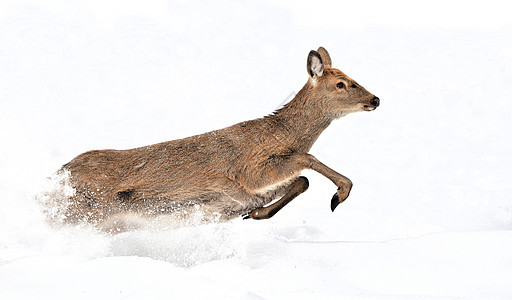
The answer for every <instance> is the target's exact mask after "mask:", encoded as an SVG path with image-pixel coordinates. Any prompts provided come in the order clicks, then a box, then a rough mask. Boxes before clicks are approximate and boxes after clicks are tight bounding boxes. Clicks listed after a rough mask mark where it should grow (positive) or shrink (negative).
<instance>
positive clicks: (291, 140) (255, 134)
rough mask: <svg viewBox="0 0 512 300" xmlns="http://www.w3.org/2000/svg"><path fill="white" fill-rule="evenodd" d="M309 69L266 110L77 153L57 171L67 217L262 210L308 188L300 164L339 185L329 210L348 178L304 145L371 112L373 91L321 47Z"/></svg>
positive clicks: (264, 214)
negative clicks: (68, 189) (164, 138)
mask: <svg viewBox="0 0 512 300" xmlns="http://www.w3.org/2000/svg"><path fill="white" fill-rule="evenodd" d="M307 72H308V74H309V79H308V81H307V83H306V84H305V85H304V87H303V88H302V89H301V90H300V92H299V93H298V94H297V95H296V96H295V98H294V99H293V100H291V101H290V102H288V103H287V104H285V105H284V107H282V108H281V109H279V110H277V111H275V112H274V113H273V114H271V115H269V116H266V117H263V118H260V119H256V120H251V121H246V122H242V123H238V124H235V125H233V126H231V127H227V128H224V129H220V130H215V131H211V132H208V133H204V134H200V135H197V136H192V137H188V138H184V139H180V140H174V141H169V142H163V143H160V144H155V145H150V146H146V147H141V148H136V149H130V150H97V151H89V152H86V153H83V154H81V155H79V156H77V157H76V158H74V159H73V160H72V161H70V162H69V163H67V164H66V165H64V166H63V167H62V169H61V170H60V172H66V173H67V174H69V182H70V184H71V186H72V188H73V189H74V193H73V195H72V196H69V197H68V198H67V201H68V202H69V203H68V205H67V206H66V209H65V211H63V214H64V216H65V221H67V222H78V221H88V222H91V223H93V224H97V225H99V226H100V227H101V223H102V222H105V221H106V220H108V219H109V218H116V216H122V215H127V214H136V215H140V216H158V215H161V214H170V215H172V216H174V215H175V216H183V215H187V214H188V213H191V212H194V211H197V210H199V211H202V212H203V213H204V216H217V219H220V220H221V221H226V220H229V219H233V218H235V217H239V216H242V217H243V218H244V219H249V218H251V219H256V220H261V219H268V218H271V217H272V216H274V215H275V214H276V213H277V212H278V211H279V210H281V209H282V208H283V207H284V206H285V205H287V204H288V203H290V201H292V200H293V199H294V198H295V197H297V196H298V195H300V194H301V193H303V192H304V191H306V190H307V189H308V186H309V183H308V179H307V178H306V177H303V176H300V174H301V171H302V170H304V169H311V170H315V171H317V172H318V173H320V174H322V175H324V176H325V177H327V178H328V179H330V180H331V181H332V182H333V183H334V185H335V186H336V187H337V191H336V193H335V194H334V196H333V197H332V199H331V209H332V211H334V209H335V208H336V207H337V206H338V204H340V203H341V202H343V201H344V200H345V199H347V197H348V196H349V193H350V190H351V188H352V182H351V181H350V180H349V179H348V178H347V177H345V176H343V175H341V174H339V173H338V172H336V171H334V170H332V169H331V168H329V167H328V166H326V165H324V164H323V163H321V162H320V161H319V160H318V159H316V158H315V157H314V156H313V155H311V154H309V153H308V151H309V150H310V149H311V147H312V146H313V143H314V142H315V141H316V140H317V139H318V137H319V136H320V134H321V133H322V131H324V129H326V128H327V126H329V124H331V122H332V121H333V120H335V119H338V118H340V117H342V116H345V115H347V114H349V113H352V112H357V111H373V110H375V109H376V108H377V107H378V106H379V98H377V97H375V96H374V95H373V94H371V93H370V92H368V91H367V90H366V89H365V88H363V87H362V86H361V85H359V84H358V83H357V82H355V81H354V80H353V79H352V78H350V77H349V76H347V75H345V74H344V73H343V72H341V71H340V70H338V69H335V68H332V67H331V58H330V56H329V54H328V52H327V51H326V50H325V49H324V48H322V47H320V48H319V49H318V51H314V50H312V51H311V52H310V53H309V56H308V58H307ZM275 199H279V200H277V201H276V202H274V203H273V204H270V205H268V206H265V205H267V204H269V203H271V202H272V201H273V200H275Z"/></svg>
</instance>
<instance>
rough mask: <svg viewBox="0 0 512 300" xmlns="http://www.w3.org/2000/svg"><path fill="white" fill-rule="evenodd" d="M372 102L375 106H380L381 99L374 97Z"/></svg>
mask: <svg viewBox="0 0 512 300" xmlns="http://www.w3.org/2000/svg"><path fill="white" fill-rule="evenodd" d="M371 104H372V105H373V106H375V107H377V106H379V104H380V99H379V98H378V97H374V98H373V99H372V102H371Z"/></svg>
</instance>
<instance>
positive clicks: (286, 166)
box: [261, 153, 352, 211]
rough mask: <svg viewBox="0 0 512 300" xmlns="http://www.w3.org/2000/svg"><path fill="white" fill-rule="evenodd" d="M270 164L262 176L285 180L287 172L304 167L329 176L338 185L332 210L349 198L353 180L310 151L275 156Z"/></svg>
mask: <svg viewBox="0 0 512 300" xmlns="http://www.w3.org/2000/svg"><path fill="white" fill-rule="evenodd" d="M268 165H271V166H273V168H269V169H268V170H266V172H263V173H262V174H261V175H262V178H274V179H275V181H279V180H283V179H284V178H286V177H285V176H287V174H299V173H300V172H301V171H302V170H304V169H311V170H314V171H316V172H318V173H320V174H322V175H324V176H325V177H327V178H329V179H330V180H331V181H332V182H333V183H334V184H335V185H336V186H337V187H338V190H337V191H336V194H334V196H333V197H332V199H331V210H332V211H334V209H335V208H336V207H337V206H338V205H339V204H340V203H342V202H343V201H345V199H347V197H348V195H349V194H350V190H351V189H352V181H350V179H348V178H347V177H345V176H343V175H341V174H339V173H338V172H336V171H334V170H333V169H331V168H329V167H328V166H326V165H324V164H323V163H321V162H320V161H319V160H318V159H316V158H315V157H314V156H313V155H311V154H308V153H293V154H287V155H280V156H274V157H273V158H272V160H271V161H269V163H268ZM275 181H274V182H275Z"/></svg>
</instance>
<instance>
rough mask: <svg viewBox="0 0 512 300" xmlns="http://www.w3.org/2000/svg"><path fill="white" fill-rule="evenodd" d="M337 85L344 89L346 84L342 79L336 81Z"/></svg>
mask: <svg viewBox="0 0 512 300" xmlns="http://www.w3.org/2000/svg"><path fill="white" fill-rule="evenodd" d="M336 87H337V88H339V89H344V88H345V84H344V83H343V82H341V81H340V82H338V83H336Z"/></svg>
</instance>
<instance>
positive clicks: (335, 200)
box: [331, 193, 341, 212]
mask: <svg viewBox="0 0 512 300" xmlns="http://www.w3.org/2000/svg"><path fill="white" fill-rule="evenodd" d="M340 203H341V202H340V197H338V193H334V195H333V196H332V199H331V211H333V212H334V210H335V209H336V207H338V205H339V204H340Z"/></svg>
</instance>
